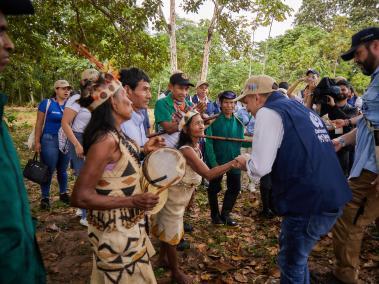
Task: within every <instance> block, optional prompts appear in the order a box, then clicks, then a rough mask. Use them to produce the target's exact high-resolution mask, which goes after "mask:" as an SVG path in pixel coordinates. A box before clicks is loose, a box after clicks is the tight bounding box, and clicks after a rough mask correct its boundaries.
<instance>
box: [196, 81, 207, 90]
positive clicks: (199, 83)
mask: <svg viewBox="0 0 379 284" xmlns="http://www.w3.org/2000/svg"><path fill="white" fill-rule="evenodd" d="M201 85H207V86H208V87H209V83H208V82H207V81H198V82H197V83H196V89H197V88H199V87H200V86H201Z"/></svg>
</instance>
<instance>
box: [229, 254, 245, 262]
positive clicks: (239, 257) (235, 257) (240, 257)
mask: <svg viewBox="0 0 379 284" xmlns="http://www.w3.org/2000/svg"><path fill="white" fill-rule="evenodd" d="M246 258H247V257H244V256H240V255H232V260H234V261H240V260H245V259H246Z"/></svg>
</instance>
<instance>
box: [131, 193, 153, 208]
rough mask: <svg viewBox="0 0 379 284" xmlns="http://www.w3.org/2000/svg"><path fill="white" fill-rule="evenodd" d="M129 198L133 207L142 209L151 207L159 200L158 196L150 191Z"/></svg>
mask: <svg viewBox="0 0 379 284" xmlns="http://www.w3.org/2000/svg"><path fill="white" fill-rule="evenodd" d="M131 198H132V205H133V207H134V208H138V209H142V210H151V209H153V208H154V206H155V205H157V203H158V201H159V196H158V195H156V194H153V193H151V192H146V193H142V194H136V195H133V196H132V197H131Z"/></svg>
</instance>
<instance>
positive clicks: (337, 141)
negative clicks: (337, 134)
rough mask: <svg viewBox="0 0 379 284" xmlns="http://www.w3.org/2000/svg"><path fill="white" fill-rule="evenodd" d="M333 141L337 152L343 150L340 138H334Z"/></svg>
mask: <svg viewBox="0 0 379 284" xmlns="http://www.w3.org/2000/svg"><path fill="white" fill-rule="evenodd" d="M332 143H333V146H334V150H335V151H336V152H338V151H339V150H341V149H342V148H343V146H342V144H341V142H340V140H339V139H338V138H335V139H333V140H332Z"/></svg>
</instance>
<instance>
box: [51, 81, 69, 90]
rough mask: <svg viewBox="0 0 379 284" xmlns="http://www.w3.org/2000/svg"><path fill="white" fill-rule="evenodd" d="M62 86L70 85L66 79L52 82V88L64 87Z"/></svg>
mask: <svg viewBox="0 0 379 284" xmlns="http://www.w3.org/2000/svg"><path fill="white" fill-rule="evenodd" d="M64 87H71V85H70V83H69V82H67V81H66V80H58V81H55V83H54V89H56V88H64Z"/></svg>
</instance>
